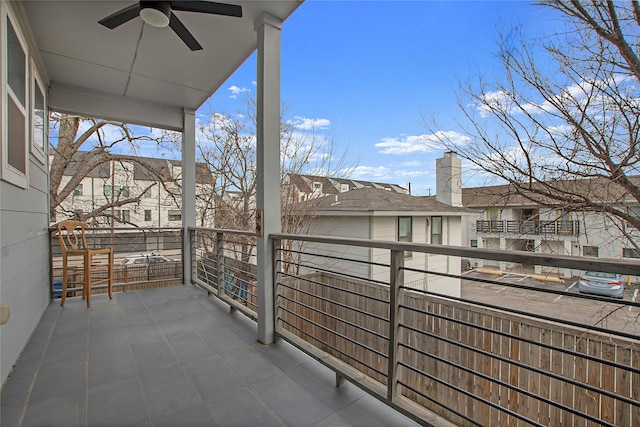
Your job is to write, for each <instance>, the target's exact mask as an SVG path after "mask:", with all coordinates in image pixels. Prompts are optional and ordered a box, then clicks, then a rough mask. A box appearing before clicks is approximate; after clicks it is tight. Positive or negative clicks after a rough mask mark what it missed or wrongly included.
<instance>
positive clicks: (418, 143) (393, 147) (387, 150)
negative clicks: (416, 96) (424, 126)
mask: <svg viewBox="0 0 640 427" xmlns="http://www.w3.org/2000/svg"><path fill="white" fill-rule="evenodd" d="M441 141H447V145H450V144H451V145H455V146H458V145H465V144H467V143H468V142H469V138H468V137H467V136H465V135H462V134H461V133H458V132H455V131H438V132H437V133H435V134H422V135H404V136H402V137H399V138H384V139H383V140H382V141H380V142H378V143H376V144H375V147H377V148H380V149H381V150H380V151H379V152H380V153H381V154H398V155H402V154H412V153H430V152H433V151H435V150H440V149H442V147H438V145H441V143H440V142H441Z"/></svg>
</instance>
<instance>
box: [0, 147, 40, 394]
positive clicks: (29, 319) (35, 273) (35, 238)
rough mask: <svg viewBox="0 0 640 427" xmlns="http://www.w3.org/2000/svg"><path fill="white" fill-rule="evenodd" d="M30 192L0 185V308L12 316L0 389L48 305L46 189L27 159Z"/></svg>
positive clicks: (0, 354) (2, 346) (5, 332)
mask: <svg viewBox="0 0 640 427" xmlns="http://www.w3.org/2000/svg"><path fill="white" fill-rule="evenodd" d="M28 176H29V187H28V189H26V190H25V189H22V188H19V187H16V186H14V185H11V184H8V183H6V182H4V181H1V182H0V200H1V202H0V236H2V237H1V239H0V241H1V251H2V255H1V256H0V258H1V266H2V267H1V268H0V298H1V300H0V302H1V303H2V304H6V305H8V306H9V308H10V310H11V316H10V318H9V321H8V322H7V323H6V324H4V325H2V326H1V328H2V329H1V330H0V332H1V333H0V375H1V376H2V383H4V381H5V380H6V378H7V375H9V372H10V371H11V368H12V366H13V364H14V363H15V361H16V360H17V358H18V356H19V355H20V353H21V351H22V349H23V348H24V346H25V344H26V343H27V341H28V339H29V337H30V336H31V334H32V332H33V330H34V329H35V327H36V326H37V324H38V322H39V320H40V317H41V316H42V313H43V312H44V309H45V308H46V306H47V304H48V303H49V264H50V263H49V237H48V236H49V234H48V223H49V221H48V217H49V215H48V184H47V182H48V181H47V172H46V169H44V166H43V165H42V164H40V163H39V162H38V161H35V160H34V159H33V158H31V160H30V163H29V171H28Z"/></svg>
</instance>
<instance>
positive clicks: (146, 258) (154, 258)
mask: <svg viewBox="0 0 640 427" xmlns="http://www.w3.org/2000/svg"><path fill="white" fill-rule="evenodd" d="M171 261H173V260H172V259H171V258H167V257H166V256H164V255H160V254H153V253H151V254H140V255H133V256H128V257H126V258H125V259H123V260H122V265H134V264H157V263H160V262H171Z"/></svg>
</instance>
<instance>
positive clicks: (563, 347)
mask: <svg viewBox="0 0 640 427" xmlns="http://www.w3.org/2000/svg"><path fill="white" fill-rule="evenodd" d="M313 280H316V281H320V282H323V283H327V284H330V285H331V286H330V287H328V286H324V285H320V284H313V283H310V282H308V281H304V280H301V279H297V280H295V281H292V282H293V283H295V287H298V288H299V289H304V290H306V291H308V292H309V293H311V294H312V295H313V296H308V295H304V294H301V293H296V292H295V291H293V290H286V289H284V290H282V291H281V292H282V293H284V294H286V295H287V296H289V297H290V298H292V299H294V300H297V301H304V303H305V304H308V305H309V306H312V307H315V308H316V309H318V310H320V311H321V312H322V313H314V312H313V310H309V309H304V308H300V307H295V305H294V304H292V303H283V304H284V305H285V306H286V307H287V308H288V309H290V310H294V311H297V312H299V313H301V314H304V316H307V317H309V318H312V319H313V320H314V321H315V322H317V323H319V324H322V325H324V326H326V327H327V328H329V329H330V330H331V331H336V332H337V333H339V334H343V335H345V336H347V337H349V338H350V339H352V340H354V341H357V342H359V343H362V344H366V345H367V346H369V347H371V348H374V349H376V350H378V351H380V352H382V353H384V354H386V352H387V345H388V340H387V339H386V338H384V339H383V338H380V337H377V336H375V335H373V334H372V333H370V332H368V331H366V330H363V329H361V328H364V329H370V330H372V331H378V332H380V333H382V334H383V336H384V337H387V336H388V331H389V324H388V321H387V320H380V319H377V318H375V317H372V316H371V315H370V314H375V315H376V316H381V317H382V318H383V319H388V315H389V305H388V302H387V301H388V298H389V291H388V287H385V286H380V285H376V284H371V283H367V282H364V281H352V280H345V279H342V278H338V277H333V276H331V275H328V274H325V273H322V274H317V275H314V276H313ZM347 291H350V292H347ZM351 292H355V294H353V293H351ZM366 296H371V297H372V298H376V299H381V300H382V301H377V300H373V299H369V298H367V297H366ZM321 298H327V299H329V300H330V301H328V302H325V301H322V300H321ZM402 301H403V304H404V305H406V306H407V307H412V308H414V309H415V310H418V311H413V310H408V309H404V310H401V319H402V324H404V325H408V326H411V327H412V328H416V329H417V332H416V331H409V330H406V329H404V330H403V332H402V333H401V335H400V336H401V339H402V341H403V343H404V344H405V345H406V346H407V347H409V348H416V349H420V350H422V351H425V352H426V353H427V354H429V355H431V356H424V355H421V354H419V353H418V352H416V351H412V350H403V351H402V356H401V357H402V360H403V361H404V363H407V364H408V365H409V366H413V367H414V368H415V369H416V370H418V371H422V372H425V373H426V374H428V375H432V376H433V377H435V378H437V379H439V380H441V381H443V382H444V383H445V384H439V383H438V382H437V381H434V380H432V379H430V378H428V377H427V376H426V375H424V376H423V375H420V374H417V373H415V372H414V371H412V370H409V369H401V370H400V371H399V375H400V378H401V382H403V383H406V384H408V385H409V386H410V387H413V388H415V389H416V390H419V391H420V392H422V393H424V394H426V395H427V396H429V399H425V398H423V397H421V396H420V395H419V394H417V393H414V392H412V391H410V390H408V389H407V388H404V387H401V388H400V390H401V392H402V393H403V394H404V395H405V396H406V397H408V398H409V399H411V400H413V401H415V402H417V403H419V404H420V405H422V406H424V407H426V408H428V409H429V410H431V411H433V412H434V413H437V414H439V415H441V416H443V417H446V418H447V419H449V420H450V421H452V422H454V423H456V424H458V425H463V426H464V425H471V424H472V423H469V422H468V421H466V420H464V418H462V417H460V416H457V415H455V411H457V412H459V413H460V414H461V415H464V416H466V417H469V418H471V419H472V420H474V422H475V423H478V424H481V425H504V426H521V425H527V424H528V423H526V422H524V421H523V420H520V419H518V418H517V417H514V416H511V415H508V414H506V413H505V412H503V411H501V410H499V409H495V408H491V407H490V406H489V405H487V404H486V403H483V402H480V401H479V400H478V399H476V398H475V397H473V396H466V395H465V394H463V393H460V392H458V391H456V390H454V389H453V388H452V387H449V386H447V385H446V384H452V385H455V386H457V387H460V388H462V389H464V390H466V391H468V392H471V393H473V394H474V395H475V396H477V397H481V398H483V399H486V400H487V401H490V402H492V403H494V404H496V405H499V406H500V407H501V408H504V409H508V410H510V411H513V412H515V413H517V414H519V415H522V416H524V417H527V418H530V419H531V420H532V421H534V422H536V423H540V424H543V425H571V426H586V425H591V424H592V423H587V422H586V419H585V418H584V417H581V416H579V415H574V414H572V413H570V412H569V411H565V410H563V409H562V408H559V407H557V406H556V405H553V404H551V403H547V402H543V401H542V400H545V399H548V400H549V401H551V402H557V403H558V404H561V405H564V406H566V407H569V408H574V409H576V410H578V411H581V412H583V413H585V414H589V415H590V416H593V417H596V418H601V419H602V420H603V421H605V422H610V423H612V424H616V425H640V408H639V407H638V405H631V404H629V403H625V402H622V401H620V400H619V399H615V398H613V397H607V396H603V394H602V393H598V392H594V391H591V390H587V389H585V388H584V387H582V386H579V385H574V384H571V383H569V382H567V381H564V380H562V379H561V378H566V379H569V380H575V381H578V382H580V383H584V384H589V385H591V386H593V387H597V388H601V389H602V390H605V391H610V392H615V393H617V394H619V395H622V396H625V397H627V398H631V399H634V400H636V401H638V399H640V396H639V394H640V374H636V373H631V372H630V371H629V370H627V369H624V368H622V367H620V368H617V367H612V366H608V365H607V363H606V362H607V361H614V360H615V361H616V362H617V363H619V364H621V365H622V366H636V367H637V366H640V341H638V340H628V339H621V338H613V337H611V336H609V335H605V334H602V335H600V334H598V333H595V332H593V331H586V330H584V329H580V328H572V327H568V326H562V325H559V324H556V323H550V322H544V321H541V320H537V319H533V318H526V317H522V316H516V315H513V314H509V313H504V312H501V311H496V310H489V309H485V308H481V307H474V306H472V305H469V304H465V303H461V302H455V301H450V300H447V299H441V298H437V297H433V296H423V295H421V294H418V293H416V292H410V291H405V292H404V293H403V295H402ZM337 302H340V303H344V304H347V305H352V306H354V307H358V308H360V309H361V310H362V311H364V313H358V312H355V311H353V310H350V309H349V308H347V307H341V306H339V305H337V304H336V303H337ZM323 313H331V314H332V315H334V316H337V317H338V318H340V319H345V320H348V321H349V322H352V323H354V324H355V325H356V327H354V326H351V325H346V324H345V323H343V322H340V321H336V320H334V319H331V318H330V316H328V315H326V314H323ZM461 322H462V323H466V324H461ZM297 325H298V327H300V328H301V329H303V330H305V331H308V332H309V333H311V334H313V335H314V336H318V337H319V339H321V340H322V341H324V342H327V343H329V342H332V341H331V340H335V343H333V344H332V345H331V346H333V347H335V348H336V349H338V350H339V351H341V352H345V353H347V354H349V355H350V356H352V357H354V358H355V359H357V360H358V361H357V362H355V361H354V360H352V359H351V358H349V357H345V356H342V355H340V354H339V352H338V351H336V350H332V349H331V348H329V346H324V347H326V348H323V349H324V350H325V351H327V352H328V353H330V354H332V355H334V356H335V357H337V358H339V359H341V360H343V361H345V362H346V363H349V364H351V365H353V366H355V367H357V368H358V369H361V370H363V372H364V373H365V374H366V375H368V376H370V377H371V378H373V379H375V380H377V381H380V382H381V383H383V384H384V383H386V371H387V358H386V357H381V356H380V355H378V354H376V353H375V352H373V351H369V350H367V349H364V348H361V347H360V346H356V345H353V344H352V343H350V342H349V341H348V340H346V339H343V338H340V337H336V336H335V334H333V333H332V332H327V331H323V330H322V329H321V328H319V327H316V326H312V325H311V324H310V323H309V322H308V321H304V320H301V321H299V322H298V323H297ZM476 325H477V326H476ZM480 326H484V327H485V328H490V329H492V330H494V331H496V332H501V334H498V333H492V332H491V331H490V330H487V331H483V330H481V329H479V327H480ZM420 331H424V333H420ZM292 332H294V333H295V331H292ZM430 334H433V336H431V335H430ZM297 335H298V336H301V337H303V334H299V333H298V334H297ZM444 339H447V340H451V342H447V341H445V340H444ZM524 339H526V340H528V341H530V342H524V341H523V340H524ZM311 342H312V343H313V340H311ZM314 344H316V345H318V344H317V343H314ZM458 344H464V345H469V346H471V347H472V348H474V349H477V350H480V351H486V352H489V353H490V354H494V355H496V356H497V357H503V358H504V360H503V361H501V360H498V359H497V358H495V357H489V356H486V355H483V354H480V352H479V351H473V350H467V349H464V348H462V347H461V346H460V345H458ZM567 351H571V352H573V351H575V352H576V354H575V355H574V354H568V353H567ZM580 354H584V355H589V356H591V357H596V358H601V360H588V359H587V358H584V357H580ZM436 358H442V359H443V360H444V361H446V362H447V363H445V362H442V361H438V360H436ZM514 362H520V363H522V364H524V365H526V366H530V367H532V368H535V369H536V370H539V371H538V372H536V371H534V370H533V369H529V368H527V367H519V366H517V365H516V364H515V363H514ZM456 366H460V367H464V368H468V369H471V370H473V371H474V372H477V373H479V374H484V375H486V376H489V377H490V378H491V379H492V380H489V379H486V378H481V377H480V376H479V375H477V374H474V373H469V372H466V371H464V370H462V369H460V368H456ZM367 367H371V369H369V368H367ZM375 371H379V372H382V373H385V375H381V374H379V373H376V372H375ZM547 372H548V373H550V374H553V375H557V376H560V377H561V378H552V377H551V376H550V375H546V374H545V373H547ZM498 382H503V383H505V384H509V385H510V386H512V387H514V388H520V389H522V390H523V391H526V392H528V393H531V394H532V395H533V396H527V395H526V394H525V393H522V392H518V391H517V390H515V389H512V388H509V387H507V386H504V385H499V384H498ZM538 396H539V397H538ZM434 402H435V403H434ZM447 408H448V409H447Z"/></svg>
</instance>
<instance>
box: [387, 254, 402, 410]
mask: <svg viewBox="0 0 640 427" xmlns="http://www.w3.org/2000/svg"><path fill="white" fill-rule="evenodd" d="M403 268H404V251H401V250H391V268H390V270H391V271H390V274H389V275H390V277H389V350H388V354H389V359H388V362H389V364H388V367H387V399H388V400H389V401H391V402H393V401H394V400H395V398H396V396H397V395H398V376H399V374H400V368H399V366H398V362H399V361H400V346H399V343H400V342H401V332H400V324H401V319H400V317H401V315H400V301H401V290H400V287H401V286H402V285H403V284H404V270H403Z"/></svg>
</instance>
